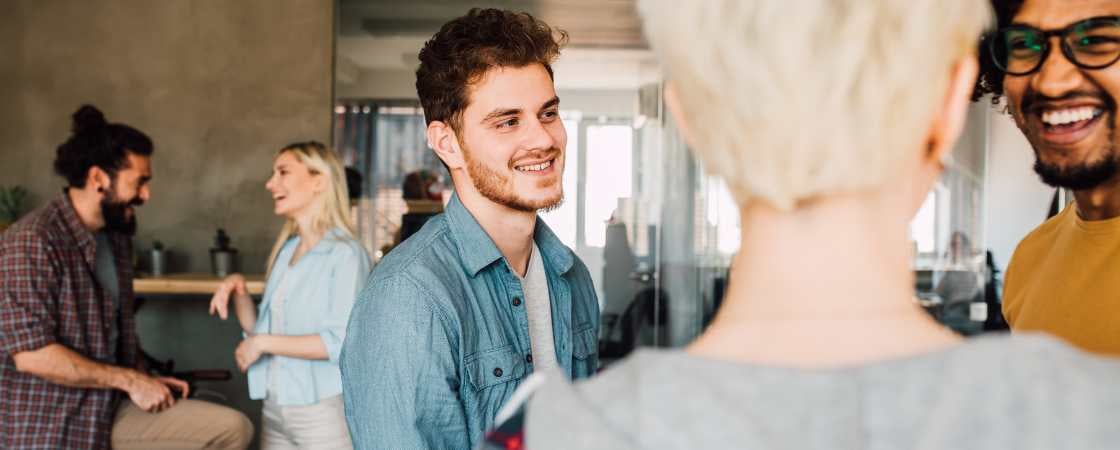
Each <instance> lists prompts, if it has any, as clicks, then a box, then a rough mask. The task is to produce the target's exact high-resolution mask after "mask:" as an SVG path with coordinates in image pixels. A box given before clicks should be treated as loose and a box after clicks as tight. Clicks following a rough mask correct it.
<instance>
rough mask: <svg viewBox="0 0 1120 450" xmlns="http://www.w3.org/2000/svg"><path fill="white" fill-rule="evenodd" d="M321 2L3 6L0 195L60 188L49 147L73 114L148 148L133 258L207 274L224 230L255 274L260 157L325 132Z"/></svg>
mask: <svg viewBox="0 0 1120 450" xmlns="http://www.w3.org/2000/svg"><path fill="white" fill-rule="evenodd" d="M332 5H333V2H331V1H330V0H275V1H274V0H238V1H235V2H231V1H226V0H198V1H160V2H152V1H147V0H112V1H99V2H74V1H55V0H14V1H13V0H8V1H5V2H4V10H5V12H4V13H3V14H0V55H4V57H3V58H0V99H3V100H4V108H2V109H0V139H2V142H4V145H3V146H0V185H11V184H20V185H23V186H25V187H27V188H28V189H30V190H31V192H32V194H33V202H34V203H35V204H36V205H38V204H41V203H42V202H44V201H46V200H48V199H49V198H50V197H52V196H54V195H56V194H57V193H58V192H59V189H60V188H61V187H62V186H63V184H64V183H63V181H62V179H61V178H59V177H55V176H54V175H52V172H51V161H52V160H53V157H54V151H55V148H56V147H57V146H58V144H60V143H61V142H63V141H64V140H65V139H66V138H67V136H68V133H69V127H70V118H69V115H70V114H71V113H72V112H73V111H74V110H76V109H77V108H78V106H79V105H80V104H82V103H91V104H94V105H96V106H98V107H99V108H101V109H102V111H104V112H105V114H106V116H107V117H108V119H109V120H110V121H114V122H123V123H127V124H130V125H133V126H135V127H137V128H139V129H141V130H143V131H145V132H147V133H148V134H149V135H150V136H151V137H152V139H153V140H154V142H155V145H156V155H155V157H154V158H153V165H154V168H153V169H154V175H155V178H154V180H153V185H152V194H153V195H152V201H151V202H150V203H149V204H148V205H145V206H144V207H143V208H140V210H139V211H138V213H139V220H140V231H139V233H138V235H137V238H138V239H137V247H139V248H146V247H149V246H150V245H151V242H152V240H153V239H159V240H162V241H163V242H164V243H165V244H166V245H167V246H168V247H169V248H170V250H171V255H172V257H171V261H169V266H170V269H171V270H177V271H181V270H189V271H208V270H209V266H210V263H209V256H208V248H209V247H210V246H211V242H212V236H213V234H214V231H215V229H216V228H217V227H225V228H226V229H227V231H228V232H229V233H230V235H231V237H232V238H233V244H234V246H235V247H238V248H239V249H240V250H241V255H242V266H243V269H244V270H246V271H248V272H263V264H264V259H265V258H266V257H267V252H268V251H269V249H270V246H271V243H272V240H273V239H274V238H275V233H276V231H277V230H278V229H279V225H280V221H279V220H278V219H277V218H276V217H275V216H274V215H273V214H272V211H271V199H270V198H269V196H268V194H267V192H266V191H265V190H264V182H265V180H266V179H267V176H268V174H269V169H270V165H271V157H272V155H273V153H274V152H275V151H276V150H277V149H278V148H280V147H281V146H282V145H283V144H285V143H288V142H291V141H294V140H306V139H318V140H322V141H327V140H328V139H329V138H330V132H331V122H330V121H331V113H330V111H331V103H332V99H331V87H332V86H331V85H332V80H331V67H332V42H333V21H334V19H333V9H332V8H333V6H332Z"/></svg>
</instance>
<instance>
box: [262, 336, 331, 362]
mask: <svg viewBox="0 0 1120 450" xmlns="http://www.w3.org/2000/svg"><path fill="white" fill-rule="evenodd" d="M255 338H256V339H258V345H259V346H260V349H261V351H262V352H263V353H268V354H272V355H280V356H287V357H291V358H300V359H328V358H329V356H328V355H327V346H326V345H324V344H323V338H321V337H319V335H317V334H308V335H304V336H282V335H278V334H258V335H256V336H255Z"/></svg>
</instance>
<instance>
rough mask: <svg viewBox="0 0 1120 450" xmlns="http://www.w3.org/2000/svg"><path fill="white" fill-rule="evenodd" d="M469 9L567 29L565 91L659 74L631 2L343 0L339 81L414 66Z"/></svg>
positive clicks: (561, 66) (627, 84)
mask: <svg viewBox="0 0 1120 450" xmlns="http://www.w3.org/2000/svg"><path fill="white" fill-rule="evenodd" d="M472 7H492V8H502V9H510V10H517V11H525V12H528V13H530V14H533V16H534V17H537V18H538V19H541V20H543V21H545V22H546V23H548V24H549V25H551V26H553V27H554V28H559V29H562V30H565V31H567V32H568V35H569V42H568V46H567V47H565V49H564V50H563V51H562V53H561V57H560V59H559V60H558V61H557V63H556V64H555V65H554V69H555V71H556V83H557V87H558V88H560V89H590V90H594V89H637V87H639V86H641V85H642V84H645V83H649V82H650V81H651V80H652V79H655V78H656V77H657V67H656V61H655V60H654V58H653V55H652V53H651V52H650V51H649V50H648V46H647V45H646V42H645V39H644V38H643V36H642V33H641V23H640V20H639V18H638V15H637V11H636V10H635V1H634V0H484V1H461V0H340V1H339V23H338V34H339V36H338V42H337V51H338V58H337V67H336V80H337V81H338V83H340V84H348V83H357V81H358V80H359V79H361V78H362V77H363V76H365V77H366V78H367V79H369V78H377V74H385V73H389V72H396V73H398V74H399V73H403V72H404V71H408V72H411V71H414V70H415V68H416V65H417V64H418V60H417V54H418V53H419V51H420V48H421V47H422V46H423V45H424V42H425V41H426V40H427V39H429V38H431V36H432V35H433V34H435V32H436V31H438V30H439V27H440V26H442V25H443V24H444V23H446V22H447V21H449V20H451V19H454V18H456V17H459V16H461V15H463V14H465V13H466V12H467V11H468V10H470V8H472ZM370 74H373V75H370ZM382 78H384V77H382ZM398 78H399V76H398ZM378 79H380V78H378ZM367 84H369V83H367ZM371 96H376V95H374V94H371Z"/></svg>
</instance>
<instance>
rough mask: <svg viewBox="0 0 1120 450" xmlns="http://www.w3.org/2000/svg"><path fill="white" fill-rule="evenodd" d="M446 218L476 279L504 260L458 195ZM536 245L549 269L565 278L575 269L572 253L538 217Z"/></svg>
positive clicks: (464, 259) (462, 255)
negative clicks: (483, 270)
mask: <svg viewBox="0 0 1120 450" xmlns="http://www.w3.org/2000/svg"><path fill="white" fill-rule="evenodd" d="M444 214H445V216H446V217H447V223H448V225H449V228H450V230H451V234H452V236H453V237H454V241H455V245H456V246H458V247H459V257H460V258H461V259H462V261H463V264H464V265H466V268H467V271H469V273H470V275H471V276H472V277H473V276H475V275H478V272H480V271H482V269H484V268H486V267H487V266H489V265H491V264H493V263H494V261H497V260H499V259H502V252H501V251H499V250H498V246H497V245H495V244H494V240H493V239H490V235H488V234H486V230H483V229H482V225H479V223H478V221H477V220H475V218H474V216H473V215H472V214H471V212H470V211H468V210H467V207H466V206H463V203H462V202H461V201H459V195H458V194H454V195H452V196H451V201H449V202H448V203H447V211H446V212H445V213H444ZM533 241H534V242H536V244H537V248H539V249H540V251H541V255H542V256H543V257H544V260H545V262H547V264H546V265H545V267H547V268H551V269H552V270H553V271H555V273H557V274H561V275H562V274H564V273H567V272H568V270H570V269H571V268H572V253H571V251H570V250H568V248H567V247H565V246H564V244H563V243H561V242H560V239H558V238H557V237H556V235H555V234H553V232H552V230H551V229H549V228H548V225H545V223H544V221H543V220H541V218H540V216H538V217H537V224H536V227H535V229H534V230H533Z"/></svg>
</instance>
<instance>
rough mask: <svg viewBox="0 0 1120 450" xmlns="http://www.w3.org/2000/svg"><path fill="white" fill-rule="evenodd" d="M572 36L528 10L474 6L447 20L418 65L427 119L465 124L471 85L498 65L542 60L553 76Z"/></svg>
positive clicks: (455, 126) (419, 89)
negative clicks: (465, 13) (549, 24)
mask: <svg viewBox="0 0 1120 450" xmlns="http://www.w3.org/2000/svg"><path fill="white" fill-rule="evenodd" d="M567 42H568V33H567V32H565V31H563V30H554V29H552V28H551V27H549V26H548V24H546V23H544V22H542V21H540V20H537V19H536V18H534V17H533V16H531V15H529V14H528V13H524V12H512V11H505V10H500V9H479V8H474V9H471V10H470V12H468V13H467V15H465V16H463V17H460V18H458V19H455V20H452V21H450V22H447V23H446V24H444V25H443V27H442V28H440V30H439V31H438V32H437V33H436V34H435V36H432V39H430V40H429V41H428V42H426V43H424V48H423V49H421V50H420V68H419V69H416V93H417V95H419V97H420V105H421V106H422V107H423V108H424V119H425V120H427V123H432V122H433V121H437V120H438V121H442V122H447V123H448V124H450V125H451V126H452V128H453V129H458V128H459V125H461V123H460V120H461V115H462V112H463V110H464V109H466V108H467V104H468V100H469V99H468V98H467V88H468V87H469V86H470V84H471V83H474V82H477V81H478V79H479V78H480V77H481V76H482V75H483V74H484V73H486V71H487V70H490V69H491V68H493V67H525V66H527V65H529V64H534V63H536V64H541V65H543V66H544V68H545V69H546V70H547V71H548V76H549V77H550V78H551V77H552V62H553V61H555V60H556V58H557V57H558V56H560V48H561V47H563V46H564V45H565V44H566V43H567Z"/></svg>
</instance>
